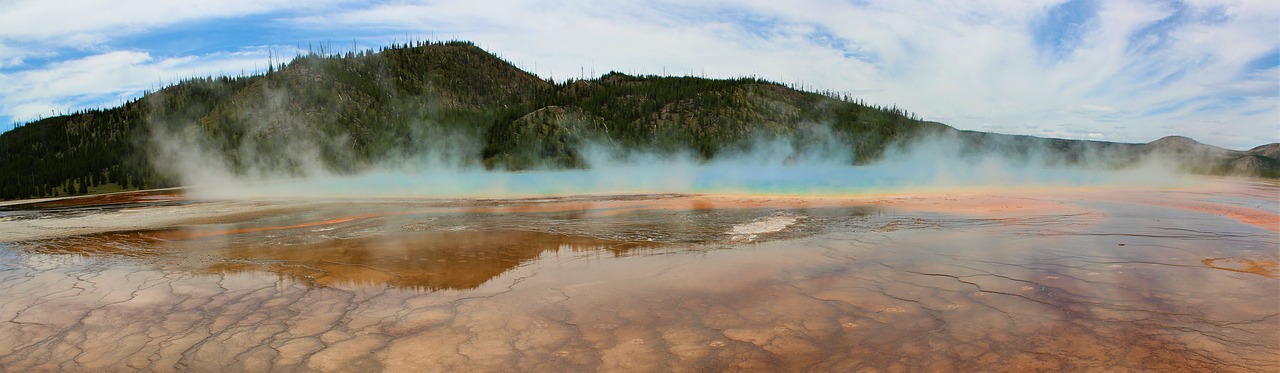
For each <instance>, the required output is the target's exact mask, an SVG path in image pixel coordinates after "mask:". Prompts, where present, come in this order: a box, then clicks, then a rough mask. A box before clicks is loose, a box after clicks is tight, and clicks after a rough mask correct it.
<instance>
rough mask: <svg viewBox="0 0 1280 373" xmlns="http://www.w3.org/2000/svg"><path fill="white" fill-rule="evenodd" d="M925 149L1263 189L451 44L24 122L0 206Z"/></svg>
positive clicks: (1186, 151)
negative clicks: (637, 160)
mask: <svg viewBox="0 0 1280 373" xmlns="http://www.w3.org/2000/svg"><path fill="white" fill-rule="evenodd" d="M926 134H950V135H953V136H954V137H955V138H958V139H961V140H962V142H963V143H964V144H966V147H965V148H966V149H968V151H977V150H979V149H981V150H992V149H995V150H997V151H999V152H1003V153H1006V154H1009V155H1012V156H1015V157H1016V156H1026V155H1027V154H1029V153H1030V152H1037V153H1040V152H1047V153H1048V154H1050V155H1051V156H1050V157H1049V158H1051V159H1053V162H1063V163H1072V162H1080V161H1081V159H1082V157H1083V154H1085V153H1086V152H1088V153H1090V154H1092V153H1097V152H1099V151H1102V152H1103V153H1106V154H1108V156H1109V157H1112V158H1113V159H1115V160H1116V161H1115V162H1114V163H1115V164H1123V163H1125V162H1129V161H1132V160H1133V159H1136V157H1138V156H1140V155H1142V154H1147V153H1150V152H1169V153H1171V154H1177V155H1179V156H1180V157H1181V158H1180V159H1184V160H1186V162H1184V163H1185V166H1186V168H1188V169H1190V170H1192V171H1197V172H1206V173H1227V172H1237V173H1245V174H1254V175H1264V176H1274V175H1276V174H1277V173H1276V170H1277V161H1276V158H1275V157H1276V154H1274V153H1275V152H1274V147H1272V148H1267V149H1270V152H1269V153H1268V150H1267V149H1263V148H1264V147H1259V149H1262V150H1258V149H1255V150H1253V151H1249V152H1235V151H1229V150H1225V149H1220V148H1213V147H1209V146H1207V145H1202V144H1198V143H1196V144H1188V143H1186V142H1185V141H1181V142H1180V141H1168V142H1169V144H1165V145H1160V144H1156V142H1153V143H1152V144H1156V145H1151V144H1141V145H1139V144H1115V143H1103V142H1083V141H1072V140H1056V139H1040V138H1034V137H1025V136H1006V135H997V134H985V133H977V132H969V131H956V130H954V129H952V128H950V127H947V126H945V125H942V124H939V123H932V122H924V121H920V120H917V119H914V118H913V116H911V115H909V114H908V113H906V112H904V111H903V110H901V109H898V108H896V107H889V108H885V107H873V106H868V105H864V104H862V103H860V102H858V101H856V100H854V99H852V98H849V97H843V96H838V95H834V94H821V93H815V92H804V91H798V90H795V89H791V88H788V87H786V86H784V85H781V84H778V83H773V82H768V81H764V80H759V79H754V78H743V79H728V80H725V79H704V78H694V77H658V76H630V75H625V74H620V73H609V74H606V75H604V76H602V77H599V78H596V79H590V80H566V81H550V80H544V79H541V78H539V77H537V76H534V75H532V74H529V73H527V72H524V71H521V70H520V69H518V68H516V67H515V66H513V65H511V64H510V63H508V62H506V61H503V60H502V59H500V58H497V57H495V56H494V55H492V54H490V53H488V52H486V51H484V50H482V49H480V48H478V47H476V46H475V45H473V44H471V43H468V42H457V41H454V42H443V43H416V44H412V45H397V46H393V47H388V48H383V49H381V50H379V51H365V52H359V53H354V52H349V53H346V54H341V55H337V54H334V55H330V54H311V55H307V56H300V57H298V58H295V59H294V60H293V61H291V62H289V63H287V64H281V65H277V66H272V67H271V68H270V69H269V70H268V72H267V73H265V74H261V75H257V76H247V77H234V78H232V77H219V78H205V79H191V80H186V81H183V82H180V83H178V84H176V85H173V86H170V87H167V88H164V89H162V90H160V91H157V92H150V93H148V94H146V95H145V96H143V97H142V98H140V99H138V100H135V101H132V102H128V103H126V104H124V105H122V106H120V107H117V108H112V109H106V110H88V111H83V112H78V113H74V114H70V115H62V116H57V117H51V118H45V119H41V120H38V121H35V122H31V123H27V124H25V125H22V126H20V127H18V128H16V129H14V130H12V131H10V132H7V133H4V134H3V135H0V160H2V162H0V181H3V186H0V199H15V198H30V197H49V196H65V195H77V194H86V193H93V192H106V191H116V190H129V189H142V188H157V187H168V186H177V185H178V184H180V183H181V182H182V179H181V178H179V177H178V176H177V175H178V174H179V173H183V172H189V171H192V169H193V168H194V169H199V168H201V167H219V168H225V169H226V170H227V171H228V172H231V173H234V174H256V175H264V174H270V175H284V176H305V175H307V174H308V173H309V172H312V171H314V170H323V171H324V172H327V173H354V172H359V171H361V170H365V169H368V168H370V167H375V166H380V165H381V166H385V165H387V164H388V163H392V162H393V161H394V163H405V162H409V163H412V162H447V163H450V164H453V165H472V166H475V167H485V168H489V169H498V170H522V169H530V168H578V167H587V166H588V164H587V162H586V160H585V159H584V154H583V151H584V147H586V146H587V145H588V144H592V145H605V146H607V147H609V148H611V149H614V150H615V151H616V150H638V151H644V152H651V153H654V154H664V153H683V154H689V155H690V156H693V157H697V158H700V159H704V160H705V159H713V158H715V157H717V156H720V155H722V154H726V153H734V152H742V151H747V150H749V149H750V148H751V147H752V146H753V144H757V143H759V140H760V139H785V140H786V141H789V142H790V143H791V144H794V146H796V147H798V148H803V147H805V146H807V145H806V144H816V143H819V142H822V143H832V142H834V143H838V144H841V145H842V149H844V151H847V152H848V153H849V154H848V155H849V157H847V158H848V159H850V160H852V161H853V162H858V163H866V162H871V161H874V160H876V159H877V158H878V157H880V156H881V154H882V153H883V152H884V151H885V149H886V147H887V146H889V144H891V143H894V142H895V141H899V140H903V139H908V138H913V137H920V136H923V135H926ZM1187 140H1189V139H1187ZM1191 142H1192V143H1194V141H1191ZM1166 145H1167V146H1166ZM192 159H196V160H200V162H192V161H191V160H192Z"/></svg>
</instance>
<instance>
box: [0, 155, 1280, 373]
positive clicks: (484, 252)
mask: <svg viewBox="0 0 1280 373" xmlns="http://www.w3.org/2000/svg"><path fill="white" fill-rule="evenodd" d="M149 198H154V197H149ZM180 200H181V198H170V199H166V198H155V199H154V200H150V201H134V202H136V203H130V204H125V205H120V206H121V207H116V208H102V207H101V206H93V205H90V206H78V205H74V204H72V205H65V204H64V205H59V206H57V207H56V208H49V207H45V208H41V207H40V206H29V207H26V208H25V209H23V210H19V211H10V214H9V215H7V216H6V217H5V220H4V221H0V225H9V226H8V227H3V226H0V228H6V229H8V230H7V232H17V233H22V234H28V236H29V237H39V238H32V239H23V240H21V241H12V240H6V241H8V242H3V243H0V263H2V264H0V297H3V299H5V300H6V301H5V302H4V303H3V304H2V305H0V320H4V322H3V323H0V367H4V368H3V369H0V370H13V371H28V370H71V371H118V370H133V369H148V370H160V371H171V370H197V371H244V370H251V371H263V370H268V369H271V368H285V369H304V370H337V371H364V370H369V369H383V370H392V371H405V370H412V371H421V370H431V371H438V370H464V371H510V370H519V371H591V370H612V371H704V370H713V371H721V370H768V371H796V370H817V371H858V370H867V371H904V370H905V371H919V370H930V371H992V370H996V371H1059V370H1108V371H1116V370H1156V371H1276V370H1278V369H1280V279H1278V278H1280V272H1278V271H1280V269H1277V266H1276V263H1277V261H1280V252H1278V250H1280V233H1277V232H1278V231H1280V219H1278V218H1277V214H1280V187H1277V186H1276V185H1275V184H1269V183H1259V182H1246V181H1232V180H1215V181H1212V182H1207V183H1205V184H1200V185H1197V186H1195V187H1184V188H1179V189H1150V188H1148V189H1135V190H1124V191H1117V190H1090V189H1081V188H1076V189H1052V190H1029V191H1021V192H1016V193H1012V192H1010V193H1001V194H999V195H991V194H984V193H972V192H971V193H964V194H939V193H933V194H916V195H896V196H861V197H856V196H851V197H847V198H845V197H840V198H796V197H786V198H772V197H747V196H730V197H721V196H687V195H645V196H607V197H606V196H581V197H562V198H540V199H517V200H379V199H374V200H364V201H353V200H343V201H330V202H305V203H303V202H297V201H275V200H263V201H250V202H235V203H227V202H198V201H185V202H181V203H178V202H175V201H180ZM182 214H185V215H182ZM171 215H181V216H182V217H183V218H182V219H179V220H163V219H160V217H165V216H171ZM94 216H99V217H101V219H133V220H136V221H137V222H138V223H137V224H134V226H133V229H117V228H118V227H117V226H115V225H110V224H105V223H104V226H107V227H106V228H101V229H88V228H86V225H91V224H89V223H85V222H86V221H90V220H77V219H85V218H86V217H90V218H92V217H94ZM148 219H152V220H148ZM153 221H156V222H160V221H162V222H164V223H163V224H157V223H151V222H153ZM175 221H176V222H175ZM90 222H91V221H90ZM90 228H92V227H90ZM50 229H53V230H59V229H61V230H63V231H66V232H77V233H76V234H73V235H62V236H58V235H53V236H51V237H50V236H49V235H47V234H44V233H47V231H48V230H50ZM83 232H88V233H83ZM15 237H16V235H15Z"/></svg>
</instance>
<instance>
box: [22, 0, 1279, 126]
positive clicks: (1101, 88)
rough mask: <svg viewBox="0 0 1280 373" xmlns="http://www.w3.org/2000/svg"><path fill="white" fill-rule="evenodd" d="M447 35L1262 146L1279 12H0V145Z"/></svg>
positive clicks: (988, 5) (345, 8)
mask: <svg viewBox="0 0 1280 373" xmlns="http://www.w3.org/2000/svg"><path fill="white" fill-rule="evenodd" d="M409 38H413V39H464V40H471V41H474V42H476V43H477V44H479V45H480V46H481V47H483V48H485V49H487V50H489V51H491V52H493V53H495V54H498V55H500V56H501V57H503V58H506V59H507V60H509V61H512V62H513V63H516V64H517V65H518V66H520V67H522V68H524V69H526V70H528V71H531V72H534V73H536V74H538V75H539V76H542V77H551V78H555V79H557V80H559V79H564V78H576V77H582V76H584V75H591V73H592V72H594V73H595V75H600V74H603V73H605V72H608V71H609V70H618V71H623V72H630V73H639V74H662V73H664V72H665V73H667V74H674V75H684V74H693V75H706V76H710V77H737V76H744V75H754V76H759V77H762V78H765V79H770V80H775V81H781V82H785V83H797V84H803V85H804V86H806V87H812V88H814V89H826V90H833V91H841V92H849V93H852V94H854V95H856V96H858V97H861V98H863V99H865V100H867V101H869V102H872V103H878V104H886V105H888V104H897V105H898V106H901V107H905V108H907V109H908V110H911V111H913V112H916V113H918V114H919V115H921V116H923V117H924V118H926V119H930V120H936V121H940V122H944V123H947V124H950V125H952V126H955V127H958V128H963V129H973V130H982V131H994V132H1002V133H1014V134H1027V135H1036V136H1048V137H1064V138H1077V139H1095V140H1110V141H1122V142H1147V141H1151V140H1154V139H1157V138H1159V137H1162V136H1165V135H1171V134H1179V135H1186V136H1190V137H1193V138H1195V139H1198V140H1200V141H1202V142H1206V143H1210V144H1214V145H1219V146H1225V147H1229V148H1235V149H1247V148H1250V147H1253V146H1256V145H1260V144H1264V143H1270V142H1280V2H1275V1H1230V0H1221V1H1219V0H1205V1H1201V0H1197V1H1186V2H1173V1H1155V2H1152V1H1113V0H1075V1H982V2H968V1H881V0H869V1H822V0H800V1H783V2H779V1H692V2H690V1H627V0H623V1H590V0H563V1H533V0H528V1H525V0H511V1H429V0H399V1H371V2H370V1H345V0H322V1H307V2H298V1H284V0H227V1H218V2H205V1H186V0H174V1H132V0H116V1H105V0H64V1H28V0H0V131H3V130H8V129H10V128H11V127H12V125H13V123H15V122H25V121H28V120H32V119H35V118H39V117H42V116H49V115H52V114H56V113H61V112H69V111H74V110H78V109H82V108H92V107H110V106H115V105H118V104H120V103H122V102H124V101H126V100H129V99H132V98H136V97H139V96H140V95H141V94H142V92H144V91H145V90H148V89H152V88H155V87H158V86H163V85H165V84H168V83H171V82H174V81H177V80H180V79H182V78H184V77H190V76H208V75H238V74H241V73H252V72H254V71H260V70H262V69H264V68H265V66H266V64H267V60H268V58H270V56H273V55H274V56H277V58H279V56H284V57H285V58H288V57H291V56H293V55H295V54H297V53H299V51H298V49H299V48H301V49H303V50H305V49H307V48H308V45H313V46H318V45H322V44H324V45H328V46H329V47H330V48H331V49H335V50H340V51H341V50H348V49H350V48H351V47H352V45H353V44H354V45H355V46H356V47H357V48H376V47H378V46H381V45H386V44H388V43H390V42H392V41H404V40H406V39H409Z"/></svg>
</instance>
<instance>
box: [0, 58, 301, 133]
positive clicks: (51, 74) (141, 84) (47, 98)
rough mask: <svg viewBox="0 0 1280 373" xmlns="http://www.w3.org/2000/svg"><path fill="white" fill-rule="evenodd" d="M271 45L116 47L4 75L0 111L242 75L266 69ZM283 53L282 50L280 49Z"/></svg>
mask: <svg viewBox="0 0 1280 373" xmlns="http://www.w3.org/2000/svg"><path fill="white" fill-rule="evenodd" d="M270 50H279V48H278V47H276V48H269V47H257V48H250V49H244V50H241V51H236V52H224V53H213V54H207V55H200V56H182V57H167V58H156V57H153V56H152V55H151V54H149V53H147V52H141V51H113V52H107V53H102V54H96V55H90V56H87V57H84V58H80V59H75V60H68V61H62V62H58V63H53V64H50V65H49V66H48V67H46V68H44V69H39V70H26V71H19V72H17V73H13V74H7V75H0V112H3V113H5V114H7V115H9V116H11V117H13V118H15V119H18V120H31V119H35V118H38V117H45V116H49V115H50V113H51V112H52V113H65V112H68V111H74V110H77V109H81V108H85V107H99V106H106V105H118V104H120V103H122V102H123V101H126V100H128V99H131V98H135V97H138V96H140V95H141V94H142V92H144V91H146V90H150V89H155V88H158V87H162V86H164V85H167V84H173V83H176V82H177V81H178V80H180V79H183V78H186V77H192V76H221V75H239V74H241V72H253V70H254V69H255V68H258V69H265V68H266V61H267V59H268V54H269V53H271V52H270ZM276 53H278V52H276Z"/></svg>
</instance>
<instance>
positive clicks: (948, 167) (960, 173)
mask: <svg viewBox="0 0 1280 373" xmlns="http://www.w3.org/2000/svg"><path fill="white" fill-rule="evenodd" d="M283 95H284V94H283V93H280V92H270V93H269V94H268V97H269V98H270V99H269V100H267V102H266V103H264V104H263V106H262V107H261V108H260V110H262V113H259V114H255V115H258V117H261V118H262V119H261V120H258V121H256V122H255V121H251V122H250V123H254V124H253V125H252V126H251V128H249V131H248V132H249V133H248V134H247V135H246V136H244V139H243V140H242V141H241V142H239V143H238V144H236V147H235V148H234V149H230V150H229V151H228V150H227V149H222V150H219V149H218V148H217V147H216V146H214V145H212V143H211V142H209V141H206V140H205V138H207V136H206V135H205V133H204V132H203V131H204V130H203V129H201V128H200V127H198V126H181V125H176V126H175V125H173V124H165V125H159V126H153V128H156V129H155V130H154V131H153V136H152V139H151V140H152V141H151V142H152V149H153V150H154V151H153V152H152V154H153V156H154V157H155V162H154V164H157V165H161V166H162V169H161V170H160V171H161V172H167V173H169V174H171V175H173V176H174V177H176V178H177V179H178V180H180V181H181V183H182V184H183V185H185V186H189V187H191V188H192V194H193V195H194V196H195V197H197V198H206V199H240V198H361V197H425V198H473V197H485V198H506V197H529V196H548V195H576V194H639V193H746V194H825V195H838V194H855V193H888V192H898V191H921V190H939V189H956V188H994V187H1000V188H1010V187H1036V186H1080V185H1114V184H1128V185H1131V184H1147V185H1170V184H1177V183H1185V182H1188V181H1189V180H1190V179H1188V178H1186V177H1184V176H1181V175H1180V174H1179V173H1178V172H1176V171H1175V170H1174V167H1173V166H1172V165H1171V164H1170V163H1169V162H1165V161H1163V160H1162V159H1161V158H1159V157H1154V156H1152V157H1147V158H1146V159H1143V160H1141V161H1140V162H1136V163H1134V164H1133V165H1130V166H1128V167H1125V168H1123V169H1122V170H1119V171H1116V170H1113V168H1114V166H1115V164H1113V163H1114V162H1115V159H1116V156H1115V155H1114V154H1107V153H1105V152H1101V151H1089V152H1086V153H1085V154H1084V155H1083V156H1082V157H1083V161H1081V162H1074V163H1071V164H1066V163H1063V162H1061V160H1059V159H1057V156H1055V155H1054V154H1050V152H1047V151H1045V150H1043V149H1030V151H1028V152H1026V153H1025V154H1022V155H1019V156H1016V157H1011V156H1008V155H1005V154H1000V153H999V152H974V151H972V149H966V147H965V145H964V144H963V141H962V140H960V139H959V138H957V136H956V135H955V134H954V133H951V134H948V133H940V134H935V135H932V136H927V137H924V138H917V139H913V140H910V141H904V142H899V143H897V144H894V145H892V146H890V148H889V149H888V150H887V151H886V152H885V154H884V156H883V157H882V158H881V159H880V160H879V161H877V162H876V163H874V164H870V165H861V166H854V165H853V164H854V163H853V161H854V160H853V159H852V158H851V157H852V154H854V152H853V151H852V146H853V145H851V144H847V143H843V142H841V141H839V140H837V137H836V136H833V135H832V134H831V133H830V132H829V130H827V129H826V128H827V127H826V126H823V125H820V124H815V125H810V126H805V128H807V129H805V131H809V133H806V134H805V136H801V137H795V138H778V137H772V138H769V137H760V138H758V139H757V140H756V141H755V142H754V143H752V144H751V145H750V146H747V147H745V148H743V149H741V150H739V151H730V152H725V153H722V154H720V155H718V156H717V157H716V158H714V159H712V160H710V161H703V160H700V159H697V158H696V157H694V156H692V155H691V154H658V153H654V152H645V151H635V150H627V149H618V148H616V147H615V146H612V145H610V144H605V143H599V142H596V143H588V144H587V145H586V146H584V147H583V149H581V153H582V154H583V156H584V159H585V161H586V164H587V166H588V167H587V168H586V169H583V170H555V169H547V168H544V169H537V170H534V171H519V172H508V171H504V170H486V169H485V168H484V167H482V166H481V163H480V160H479V159H478V154H479V153H480V149H481V147H482V146H481V145H482V142H481V140H480V139H479V138H477V136H475V135H469V134H466V133H461V132H458V131H449V130H446V129H444V128H448V127H446V126H437V125H434V124H432V123H424V124H423V125H421V126H418V127H417V128H418V131H420V132H419V133H415V134H413V135H412V136H411V137H412V138H414V139H416V140H415V142H414V143H412V144H409V146H406V147H403V148H401V149H397V151H396V152H394V154H395V156H392V157H388V158H386V159H382V160H378V161H375V162H372V163H369V164H365V165H363V166H362V167H361V168H360V169H358V170H342V169H335V168H334V167H333V166H332V164H333V162H332V161H333V160H334V159H341V158H342V157H353V156H352V155H351V154H350V151H349V150H346V149H348V147H347V145H348V144H347V139H346V137H345V136H342V135H316V134H324V133H325V132H324V131H322V130H320V129H317V128H313V127H314V126H315V124H314V123H309V122H308V121H307V120H305V118H291V117H288V116H287V115H285V114H282V113H285V112H286V111H285V110H281V109H282V108H281V107H280V106H281V105H283V102H286V101H287V100H285V97H283ZM264 113H265V114H264ZM281 133H289V134H309V135H296V136H295V135H290V136H278V135H277V136H270V135H271V134H281ZM798 138H805V139H807V140H805V141H804V142H798V141H797V140H796V139H798ZM263 141H271V142H272V143H271V146H270V147H269V148H270V149H275V150H273V151H266V150H265V149H268V147H264V146H263V145H264V144H263V143H262V142H263ZM997 145H998V144H997ZM991 148H992V149H998V148H1001V146H992V147H991ZM227 154H230V156H228V155H227ZM233 159H234V162H233ZM348 163H350V162H348Z"/></svg>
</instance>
